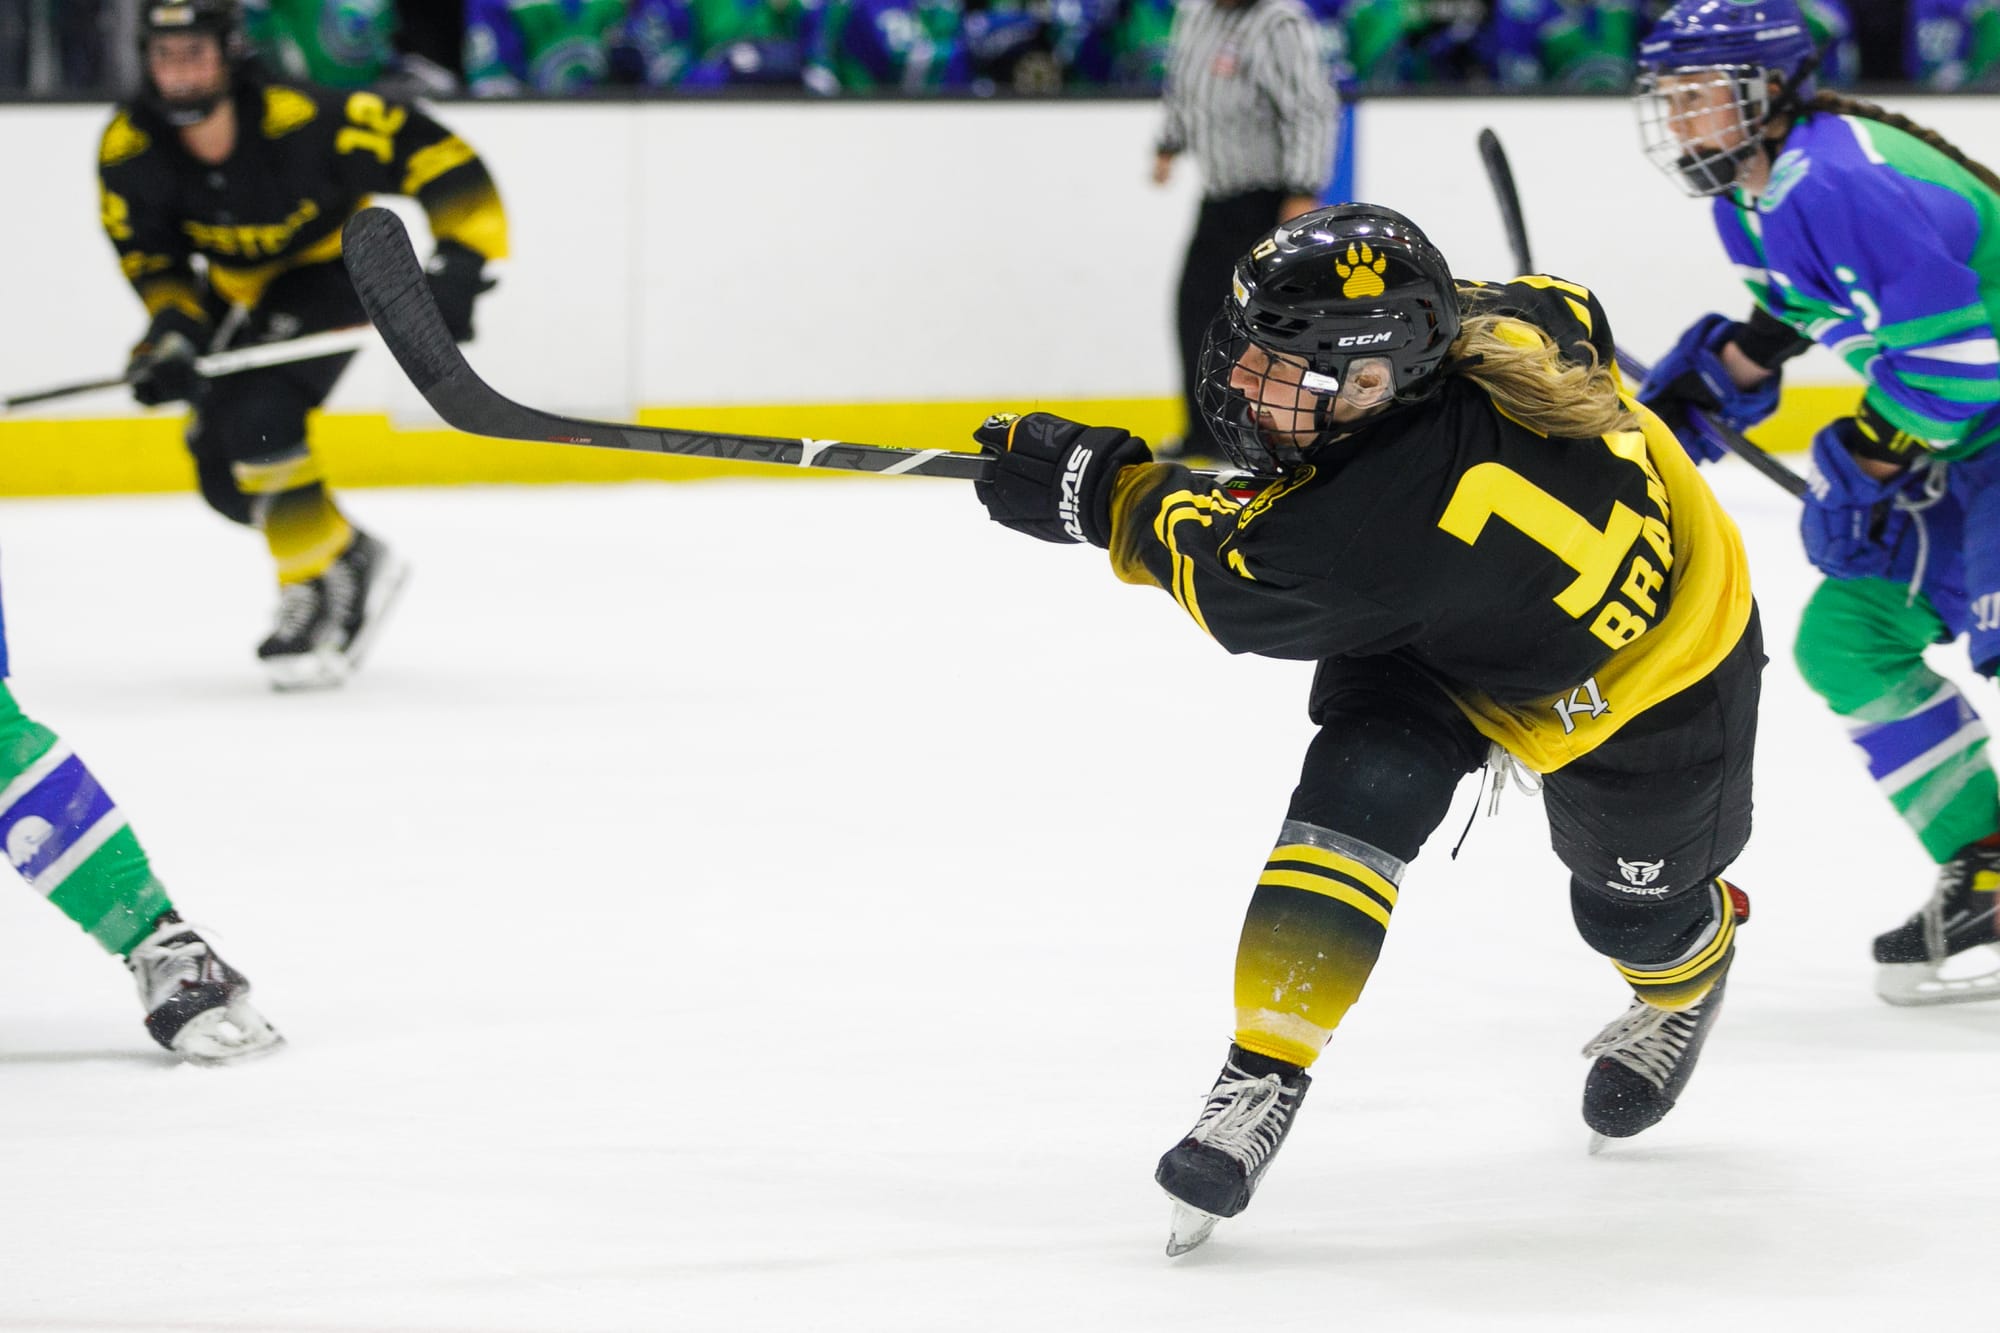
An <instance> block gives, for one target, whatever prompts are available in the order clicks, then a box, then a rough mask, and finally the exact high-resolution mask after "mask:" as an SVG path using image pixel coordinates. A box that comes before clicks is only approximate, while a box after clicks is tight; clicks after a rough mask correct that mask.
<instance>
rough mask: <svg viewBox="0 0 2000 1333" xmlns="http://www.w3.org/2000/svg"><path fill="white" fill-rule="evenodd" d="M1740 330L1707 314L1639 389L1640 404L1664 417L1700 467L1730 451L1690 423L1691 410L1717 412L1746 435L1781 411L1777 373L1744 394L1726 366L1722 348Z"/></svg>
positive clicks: (1731, 322)
mask: <svg viewBox="0 0 2000 1333" xmlns="http://www.w3.org/2000/svg"><path fill="white" fill-rule="evenodd" d="M1740 327H1741V326H1740V325H1738V324H1737V323H1736V321H1735V320H1733V319H1731V318H1729V316H1727V315H1715V314H1709V315H1703V316H1702V317H1701V318H1700V319H1698V320H1696V321H1695V322H1694V323H1693V324H1690V325H1689V326H1688V329H1687V332H1685V333H1683V334H1681V340H1680V341H1679V342H1677V343H1675V344H1674V346H1673V350H1671V351H1669V352H1668V353H1667V354H1666V355H1665V356H1663V357H1661V358H1660V359H1659V361H1658V362H1657V363H1655V364H1654V366H1653V373H1652V374H1650V375H1648V376H1647V377H1646V382H1645V383H1644V384H1642V385H1640V386H1639V401H1640V402H1642V403H1644V404H1645V405H1646V406H1647V407H1650V408H1652V409H1653V411H1654V412H1656V413H1658V414H1659V416H1660V419H1661V420H1662V421H1664V422H1666V423H1667V425H1668V426H1669V427H1670V428H1672V430H1673V432H1674V434H1675V435H1677V436H1679V437H1680V441H1681V444H1682V445H1683V446H1685V447H1686V449H1687V451H1688V453H1689V454H1691V455H1692V456H1693V457H1694V458H1695V459H1696V460H1697V461H1699V462H1703V463H1712V462H1714V461H1715V460H1716V459H1718V458H1721V457H1722V456H1723V454H1724V453H1725V450H1724V449H1723V448H1722V446H1721V445H1719V444H1717V443H1715V442H1714V441H1713V440H1711V439H1709V438H1708V436H1707V435H1706V434H1704V433H1703V432H1702V431H1700V430H1699V429H1698V428H1697V427H1696V426H1695V425H1694V423H1693V422H1692V421H1690V420H1689V418H1688V413H1689V412H1690V411H1693V410H1696V409H1699V410H1700V411H1703V412H1713V413H1714V414H1715V415H1716V416H1718V417H1720V418H1721V419H1722V420H1723V421H1725V422H1727V423H1728V424H1730V425H1731V426H1734V427H1735V428H1736V429H1738V430H1744V429H1747V428H1748V427H1751V426H1754V425H1756V424H1757V423H1758V422H1760V421H1762V420H1763V419H1764V418H1765V417H1768V416H1770V415H1771V413H1773V412H1775V411H1777V410H1778V380H1779V376H1778V373H1777V372H1776V371H1773V372H1772V373H1771V376H1770V378H1768V379H1766V380H1763V381H1762V382H1760V383H1759V384H1757V385H1756V386H1755V387H1754V388H1749V389H1739V388H1738V387H1736V381H1735V380H1733V379H1731V378H1730V376H1729V371H1728V370H1727V369H1726V368H1724V366H1723V364H1722V357H1721V355H1720V353H1721V350H1722V346H1723V344H1724V343H1727V342H1729V341H1731V340H1732V339H1734V338H1735V337H1736V335H1737V331H1738V329H1739V328H1740Z"/></svg>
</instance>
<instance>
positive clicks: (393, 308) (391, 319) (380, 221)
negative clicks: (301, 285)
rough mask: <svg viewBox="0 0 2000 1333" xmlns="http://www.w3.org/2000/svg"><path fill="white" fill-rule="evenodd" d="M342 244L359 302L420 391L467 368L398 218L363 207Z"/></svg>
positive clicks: (383, 210)
mask: <svg viewBox="0 0 2000 1333" xmlns="http://www.w3.org/2000/svg"><path fill="white" fill-rule="evenodd" d="M341 248H342V250H343V252H344V253H345V255H346V259H347V274H348V277H349V278H351V279H352V280H353V282H354V290H355V291H356V292H357V293H359V294H360V297H361V305H362V307H363V308H364V309H366V310H367V311H368V318H369V319H371V320H373V321H374V322H375V328H376V330H377V331H378V332H380V333H381V335H382V341H383V342H384V343H385V344H387V345H388V348H389V351H390V353H391V354H393V355H394V356H395V358H396V362H397V364H398V365H400V366H402V368H403V373H404V374H405V375H408V376H409V377H410V383H412V384H414V385H416V386H417V391H418V392H419V393H421V394H423V395H424V397H425V398H429V397H430V396H431V391H432V389H433V388H435V387H436V386H437V385H439V384H441V383H443V382H444V381H446V380H449V379H451V378H452V377H453V376H454V375H456V374H458V373H459V372H461V371H463V370H465V369H467V367H466V364H465V358H464V357H463V356H461V355H460V354H459V350H458V344H457V343H456V342H454V341H453V340H452V336H451V330H450V329H447V328H446V327H445V323H444V316H443V315H442V314H440V313H439V312H438V308H437V301H436V299H435V298H433V297H432V296H431V285H430V281H429V279H427V278H426V277H425V276H424V266H423V265H422V264H421V263H420V262H418V260H417V251H416V248H415V247H414V246H412V245H411V244H410V233H409V232H408V230H406V229H405V228H404V226H403V220H402V219H401V218H399V217H397V216H396V215H395V214H394V213H391V212H390V211H389V210H388V209H386V208H364V209H362V210H361V211H360V212H359V213H356V214H355V215H354V216H353V217H351V218H349V219H348V220H347V226H346V228H345V229H344V230H343V231H342V232H341ZM452 424H453V425H457V424H458V423H457V422H453V423H452Z"/></svg>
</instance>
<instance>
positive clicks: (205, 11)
mask: <svg viewBox="0 0 2000 1333" xmlns="http://www.w3.org/2000/svg"><path fill="white" fill-rule="evenodd" d="M186 33H207V34H209V35H211V36H213V37H214V38H215V40H216V44H217V45H218V46H220V47H221V48H222V58H223V63H224V65H225V66H226V67H227V69H228V71H229V74H230V77H231V78H232V79H233V78H234V77H235V75H236V73H237V71H238V70H239V68H240V67H241V65H242V64H243V62H244V60H245V59H246V58H247V57H248V55H249V43H248V41H247V39H246V38H245V37H244V34H243V11H242V7H241V6H240V5H238V4H237V0H140V4H139V59H140V64H141V67H142V68H143V67H144V64H145V60H146V50H147V45H148V43H150V42H151V41H152V40H153V39H154V38H156V37H172V36H180V35H183V34H186ZM144 77H145V100H146V101H147V102H148V103H149V104H150V105H151V106H152V107H153V109H154V110H155V111H157V112H159V113H160V115H161V116H163V117H165V119H166V120H167V122H168V123H169V124H171V125H192V124H194V123H196V122H197V121H201V120H204V119H206V118H207V117H208V115H209V113H210V112H212V111H214V110H215V108H216V105H217V104H218V103H220V102H221V101H222V99H223V98H225V97H227V96H228V95H229V90H228V88H227V87H226V86H225V87H224V88H222V89H221V90H219V91H216V92H213V93H211V94H206V95H203V96H200V97H184V98H174V99H169V98H167V97H164V96H162V95H161V93H160V90H159V89H158V88H157V87H155V86H154V84H153V76H152V75H151V74H150V73H149V74H146V75H145V76H144Z"/></svg>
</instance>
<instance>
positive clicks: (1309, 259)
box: [1200, 204, 1459, 473]
mask: <svg viewBox="0 0 2000 1333" xmlns="http://www.w3.org/2000/svg"><path fill="white" fill-rule="evenodd" d="M1458 329H1459V306H1458V296H1457V292H1456V288H1455V284H1454V283H1453V281H1452V276H1451V269H1450V267H1449V266H1448V265H1447V264H1446V263H1445V259H1444V256H1443V255H1442V254H1440V253H1439V252H1438V249H1437V247H1436V246H1434V245H1432V244H1431V242H1430V239H1429V238H1428V237H1426V236H1425V235H1424V233H1423V232H1422V230H1420V229H1419V228H1418V227H1417V224H1416V223H1414V222H1412V221H1410V220H1409V219H1408V218H1406V217H1404V216H1403V215H1402V214H1401V213H1398V212H1396V211H1394V210H1393V209H1388V208H1383V207H1381V206H1380V205H1377V204H1339V205H1336V206H1335V207H1332V208H1321V209H1316V210H1314V211H1313V212H1311V213H1306V214H1304V215H1302V216H1300V217H1297V218H1294V219H1292V220H1291V221H1290V222H1286V223H1282V224H1280V225H1279V226H1278V227H1277V229H1276V230H1274V231H1272V232H1271V233H1270V234H1269V235H1268V236H1266V237H1264V239H1262V240H1261V241H1259V242H1257V244H1256V245H1255V246H1253V247H1252V248H1251V250H1250V253H1249V254H1247V255H1245V256H1244V257H1243V258H1242V259H1241V260H1239V261H1237V264H1236V270H1235V273H1234V275H1233V278H1232V281H1231V290H1230V292H1229V295H1228V297H1227V299H1226V300H1225V301H1224V303H1223V309H1222V312H1221V314H1220V315H1218V316H1217V318H1216V321H1215V323H1214V325H1213V326H1212V327H1211V328H1210V330H1209V336H1208V345H1207V346H1206V347H1205V348H1204V350H1203V356H1202V371H1201V384H1200V394H1201V405H1202V410H1203V415H1204V416H1206V417H1207V418H1208V424H1209V429H1210V431H1211V432H1212V433H1213V434H1214V435H1215V437H1216V440H1217V441H1218V442H1219V443H1220V444H1221V445H1222V446H1223V448H1224V449H1225V450H1227V451H1228V452H1229V454H1230V457H1231V458H1232V460H1234V461H1235V463H1236V464H1237V466H1239V467H1243V468H1247V469H1249V470H1250V471H1253V472H1260V473H1268V472H1271V471H1274V470H1278V471H1282V470H1283V468H1284V467H1285V466H1287V465H1290V464H1293V463H1295V462H1296V461H1297V456H1296V455H1297V451H1296V450H1292V449H1288V448H1283V447H1279V448H1276V449H1275V450H1274V448H1273V446H1272V444H1271V442H1270V441H1269V440H1266V439H1263V438H1261V437H1260V436H1259V435H1258V433H1257V432H1256V431H1255V430H1254V428H1252V427H1251V426H1250V425H1249V424H1248V421H1247V418H1246V416H1245V412H1244V410H1243V403H1242V401H1241V398H1240V395H1238V394H1236V393H1234V392H1233V391H1232V390H1231V389H1230V388H1229V375H1230V372H1231V369H1232V367H1233V366H1234V365H1235V364H1236V362H1237V359H1238V358H1239V357H1240V356H1241V355H1242V352H1243V349H1244V344H1245V343H1255V344H1257V345H1258V346H1259V347H1261V348H1263V349H1264V350H1265V351H1267V352H1273V353H1283V354H1287V355H1289V356H1292V357H1295V358H1298V359H1300V360H1303V361H1304V362H1305V364H1306V374H1305V380H1304V385H1303V387H1304V388H1305V389H1306V390H1308V391H1309V392H1311V393H1314V394H1317V395H1319V396H1321V397H1322V398H1324V399H1325V400H1326V401H1327V402H1328V403H1329V404H1330V403H1331V402H1332V400H1333V398H1334V397H1335V396H1336V395H1338V393H1339V392H1340V387H1341V385H1342V384H1344V383H1345V382H1346V380H1347V368H1348V366H1349V364H1350V363H1352V362H1354V361H1356V360H1358V359H1361V358H1378V357H1379V358H1382V359H1384V360H1386V361H1387V362H1388V363H1389V364H1390V366H1391V367H1392V369H1393V374H1394V383H1395V397H1396V399H1397V401H1399V402H1410V401H1413V400H1415V399H1418V398H1421V397H1423V396H1425V395H1426V394H1428V393H1429V392H1430V391H1431V390H1432V389H1433V388H1435V387H1436V384H1437V382H1438V378H1439V376H1438V369H1439V367H1440V366H1441V365H1442V364H1443V362H1444V360H1445V356H1446V354H1447V353H1448V351H1449V350H1450V347H1451V343H1452V339H1454V338H1456V337H1457V336H1458Z"/></svg>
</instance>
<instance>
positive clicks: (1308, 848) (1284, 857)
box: [1270, 842, 1396, 907]
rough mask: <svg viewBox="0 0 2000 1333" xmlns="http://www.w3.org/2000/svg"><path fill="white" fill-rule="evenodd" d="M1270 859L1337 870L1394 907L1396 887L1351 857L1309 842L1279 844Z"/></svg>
mask: <svg viewBox="0 0 2000 1333" xmlns="http://www.w3.org/2000/svg"><path fill="white" fill-rule="evenodd" d="M1270 859H1271V860H1273V861H1304V862H1305V863H1306V864H1308V865H1316V866H1325V867H1326V868H1327V869H1328V870H1337V871H1339V872H1340V873H1341V874H1343V875H1347V876H1349V877H1351V878H1353V879H1357V880H1360V881H1361V882H1362V883H1363V884H1366V885H1367V886H1368V887H1369V888H1371V889H1373V890H1375V892H1377V893H1379V894H1381V895H1382V897H1383V899H1384V900H1385V901H1386V902H1387V903H1388V904H1389V906H1391V907H1394V906H1395V905H1396V886H1395V885H1394V884H1391V883H1390V882H1389V881H1388V880H1387V879H1385V878H1383V877H1382V875H1381V874H1380V873H1379V872H1378V871H1375V870H1371V869H1370V868H1369V867H1367V866H1365V865H1363V864H1362V863H1361V862H1359V861H1357V860H1355V859H1354V858H1353V857H1351V856H1342V855H1341V854H1340V853H1339V852H1330V851H1328V850H1327V849H1326V848H1324V847H1315V846H1313V845H1312V844H1311V843H1309V842H1287V843H1281V844H1279V845H1278V847H1276V848H1275V849H1274V850H1273V851H1272V852H1271V857H1270Z"/></svg>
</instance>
